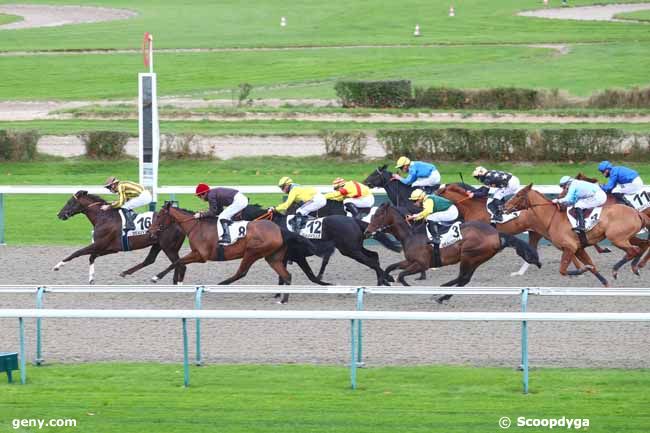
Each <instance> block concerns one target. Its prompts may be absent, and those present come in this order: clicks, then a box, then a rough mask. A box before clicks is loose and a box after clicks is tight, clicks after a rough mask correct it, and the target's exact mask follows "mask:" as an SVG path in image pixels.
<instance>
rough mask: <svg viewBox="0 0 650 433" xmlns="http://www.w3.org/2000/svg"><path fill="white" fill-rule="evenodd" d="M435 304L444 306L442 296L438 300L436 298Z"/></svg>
mask: <svg viewBox="0 0 650 433" xmlns="http://www.w3.org/2000/svg"><path fill="white" fill-rule="evenodd" d="M436 302H437V303H438V304H440V305H445V300H444V297H443V296H440V297H439V298H436Z"/></svg>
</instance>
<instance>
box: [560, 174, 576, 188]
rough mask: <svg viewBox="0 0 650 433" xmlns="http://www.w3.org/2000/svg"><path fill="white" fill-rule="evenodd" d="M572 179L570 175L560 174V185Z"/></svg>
mask: <svg viewBox="0 0 650 433" xmlns="http://www.w3.org/2000/svg"><path fill="white" fill-rule="evenodd" d="M572 180H573V178H572V177H571V176H562V179H560V186H564V185H566V184H567V183H569V182H571V181H572Z"/></svg>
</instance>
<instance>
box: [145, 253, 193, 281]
mask: <svg viewBox="0 0 650 433" xmlns="http://www.w3.org/2000/svg"><path fill="white" fill-rule="evenodd" d="M196 262H200V263H205V259H204V258H203V256H201V253H199V252H198V251H190V253H189V254H187V255H186V256H183V257H181V258H180V259H179V260H177V261H175V262H174V263H172V264H171V265H169V266H168V267H167V268H166V269H165V270H164V271H162V272H161V273H159V274H158V275H155V276H153V277H151V281H153V282H154V283H157V282H158V280H160V279H161V278H163V277H164V276H165V275H167V274H168V273H169V272H170V271H171V270H172V269H175V268H176V267H177V266H179V265H187V264H190V263H196Z"/></svg>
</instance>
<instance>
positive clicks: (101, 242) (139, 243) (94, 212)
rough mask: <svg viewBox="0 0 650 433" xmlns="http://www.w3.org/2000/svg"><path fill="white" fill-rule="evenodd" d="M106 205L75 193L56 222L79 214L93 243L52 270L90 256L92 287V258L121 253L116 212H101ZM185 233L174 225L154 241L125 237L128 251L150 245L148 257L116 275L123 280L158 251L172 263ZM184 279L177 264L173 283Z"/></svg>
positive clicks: (120, 225) (85, 194)
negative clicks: (89, 229)
mask: <svg viewBox="0 0 650 433" xmlns="http://www.w3.org/2000/svg"><path fill="white" fill-rule="evenodd" d="M105 204H107V202H106V201H105V200H104V199H103V198H101V197H99V196H96V195H93V194H88V192H87V191H77V192H76V193H75V194H74V195H73V196H72V197H71V198H70V199H69V200H68V201H67V203H66V204H65V206H63V208H62V209H61V210H60V211H59V213H58V215H57V216H58V217H59V219H61V220H63V221H65V220H67V219H68V218H70V217H72V216H74V215H76V214H79V213H83V214H84V215H86V217H87V218H88V220H89V221H90V223H91V224H92V225H93V227H94V231H93V243H92V244H90V245H88V246H87V247H84V248H82V249H80V250H78V251H75V252H74V253H72V254H70V255H69V256H68V257H66V258H65V259H63V260H62V261H60V262H59V263H58V264H57V265H56V266H54V270H55V271H58V270H59V269H61V267H62V266H64V265H65V264H66V263H67V262H69V261H70V260H72V259H74V258H76V257H79V256H83V255H86V254H90V258H89V259H88V260H89V262H90V263H89V267H88V282H89V284H94V282H95V259H96V258H97V257H99V256H104V255H107V254H114V253H118V252H120V251H123V250H124V249H123V246H122V240H121V239H122V219H121V217H120V215H119V210H117V209H113V210H109V211H102V210H100V207H101V206H102V205H105ZM184 240H185V234H184V233H183V231H182V230H181V229H180V228H179V227H178V226H176V225H172V226H169V227H168V229H167V230H165V232H164V233H161V235H160V236H159V237H158V239H157V240H155V241H154V240H152V239H151V238H150V237H149V235H148V234H143V235H139V236H131V237H129V251H130V250H139V249H142V248H146V247H148V246H151V249H150V250H149V254H147V257H146V258H145V259H144V261H143V262H142V263H140V264H138V265H136V266H134V267H132V268H130V269H128V270H126V271H124V272H122V273H121V274H120V275H121V276H122V277H125V276H127V275H131V274H132V273H134V272H135V271H137V270H139V269H142V268H144V267H145V266H148V265H150V264H152V263H153V262H155V261H156V257H157V256H158V253H160V251H161V250H162V251H164V252H165V255H167V257H168V258H169V260H170V261H171V262H172V263H174V262H176V261H177V260H178V258H179V255H178V251H179V250H180V249H181V246H182V245H183V241H184ZM184 277H185V266H184V265H180V266H178V267H177V268H175V270H174V284H182V283H183V278H184Z"/></svg>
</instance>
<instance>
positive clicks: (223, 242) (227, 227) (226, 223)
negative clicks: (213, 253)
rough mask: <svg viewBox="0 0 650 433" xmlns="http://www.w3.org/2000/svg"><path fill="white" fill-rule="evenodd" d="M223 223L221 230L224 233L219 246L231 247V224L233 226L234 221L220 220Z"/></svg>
mask: <svg viewBox="0 0 650 433" xmlns="http://www.w3.org/2000/svg"><path fill="white" fill-rule="evenodd" d="M220 222H221V228H222V229H223V233H222V234H221V239H219V244H221V245H230V242H231V239H230V224H232V221H230V220H226V219H223V220H220Z"/></svg>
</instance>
